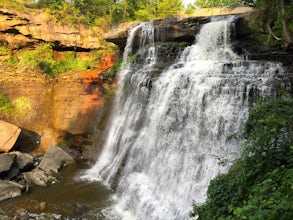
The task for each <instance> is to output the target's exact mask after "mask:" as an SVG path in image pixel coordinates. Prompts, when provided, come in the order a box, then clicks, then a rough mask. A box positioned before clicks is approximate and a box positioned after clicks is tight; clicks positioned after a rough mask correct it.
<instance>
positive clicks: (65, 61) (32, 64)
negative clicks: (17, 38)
mask: <svg viewBox="0 0 293 220" xmlns="http://www.w3.org/2000/svg"><path fill="white" fill-rule="evenodd" d="M91 61H92V60H91V59H83V60H82V59H77V58H76V56H75V53H74V52H72V51H68V52H63V53H62V58H61V59H60V60H58V61H56V60H54V58H53V48H52V45H51V44H44V45H41V46H39V47H37V48H35V49H34V50H30V51H24V52H23V53H22V55H21V63H22V65H24V66H26V67H27V68H32V69H38V70H40V71H41V72H43V73H44V74H45V75H46V77H48V78H54V77H56V75H57V74H58V73H61V72H67V71H70V70H86V69H89V68H90V63H91Z"/></svg>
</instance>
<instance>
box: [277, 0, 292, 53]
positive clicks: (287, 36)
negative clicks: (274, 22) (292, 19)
mask: <svg viewBox="0 0 293 220" xmlns="http://www.w3.org/2000/svg"><path fill="white" fill-rule="evenodd" d="M280 4H281V15H282V18H281V19H282V27H283V32H284V41H285V46H286V47H287V48H293V41H292V37H291V34H290V31H289V28H288V25H287V22H286V19H285V3H284V0H280Z"/></svg>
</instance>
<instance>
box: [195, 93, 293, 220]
mask: <svg viewBox="0 0 293 220" xmlns="http://www.w3.org/2000/svg"><path fill="white" fill-rule="evenodd" d="M292 121H293V98H292V97H290V96H289V95H288V94H282V95H281V96H280V97H279V98H276V99H271V98H265V99H263V100H260V101H259V102H258V103H257V105H256V106H255V107H253V108H252V109H251V111H250V114H249V117H248V119H247V121H246V123H245V126H244V129H243V134H242V136H243V138H245V139H246V141H245V144H244V146H243V151H242V154H241V157H240V158H239V159H237V160H236V161H235V162H234V164H233V165H232V167H231V168H230V170H229V172H228V173H227V174H222V175H219V176H218V177H216V178H215V179H214V180H212V181H211V183H210V185H209V188H208V198H207V201H206V202H205V203H204V204H202V205H197V204H194V207H193V211H192V213H191V215H192V216H195V215H197V214H198V215H199V219H201V220H202V219H293V210H292V207H293V190H292V181H293V159H292V158H293V157H292V156H293V123H292Z"/></svg>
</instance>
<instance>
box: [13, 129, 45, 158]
mask: <svg viewBox="0 0 293 220" xmlns="http://www.w3.org/2000/svg"><path fill="white" fill-rule="evenodd" d="M40 142H41V136H40V135H39V134H37V133H36V132H34V131H30V130H27V129H24V128H22V130H21V132H20V135H19V137H18V139H17V141H16V143H15V144H14V147H13V150H17V151H21V152H24V153H30V152H32V151H33V150H34V149H36V148H38V147H39V146H40Z"/></svg>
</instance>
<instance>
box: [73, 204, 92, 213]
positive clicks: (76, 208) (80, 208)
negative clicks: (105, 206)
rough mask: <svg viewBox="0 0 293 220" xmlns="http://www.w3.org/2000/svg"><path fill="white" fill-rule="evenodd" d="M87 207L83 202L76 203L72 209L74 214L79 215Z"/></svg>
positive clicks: (86, 209)
mask: <svg viewBox="0 0 293 220" xmlns="http://www.w3.org/2000/svg"><path fill="white" fill-rule="evenodd" d="M88 210H89V208H88V207H87V206H86V205H83V204H76V207H75V211H74V216H81V215H83V214H84V213H85V212H87V211H88Z"/></svg>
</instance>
